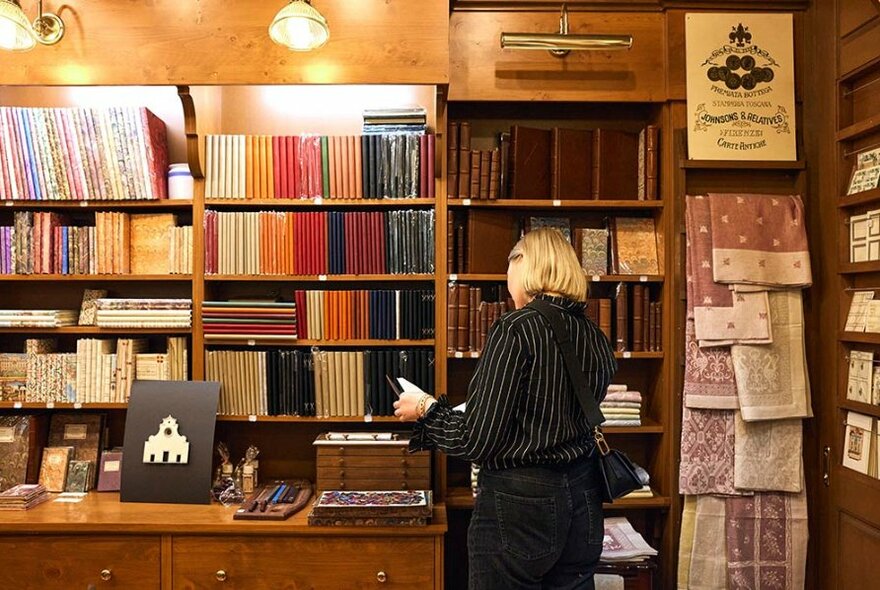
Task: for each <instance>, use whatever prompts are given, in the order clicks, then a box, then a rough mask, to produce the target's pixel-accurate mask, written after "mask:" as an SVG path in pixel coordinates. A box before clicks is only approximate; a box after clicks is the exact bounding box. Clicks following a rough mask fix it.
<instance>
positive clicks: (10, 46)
mask: <svg viewBox="0 0 880 590" xmlns="http://www.w3.org/2000/svg"><path fill="white" fill-rule="evenodd" d="M63 36H64V22H63V21H62V20H61V18H59V17H58V16H57V15H55V14H52V13H49V12H46V13H44V12H43V1H42V0H40V3H39V16H38V17H37V19H36V20H35V21H34V22H33V24H31V23H30V22H29V21H28V18H27V16H25V14H24V11H23V10H22V9H21V4H20V3H19V0H0V49H2V50H5V51H29V50H31V49H33V48H34V47H36V45H37V43H41V44H43V45H54V44H55V43H58V42H59V41H60V40H61V37H63Z"/></svg>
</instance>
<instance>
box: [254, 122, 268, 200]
mask: <svg viewBox="0 0 880 590" xmlns="http://www.w3.org/2000/svg"><path fill="white" fill-rule="evenodd" d="M254 193H255V194H256V198H258V199H265V198H266V152H265V149H264V143H263V136H262V135H258V136H256V137H254Z"/></svg>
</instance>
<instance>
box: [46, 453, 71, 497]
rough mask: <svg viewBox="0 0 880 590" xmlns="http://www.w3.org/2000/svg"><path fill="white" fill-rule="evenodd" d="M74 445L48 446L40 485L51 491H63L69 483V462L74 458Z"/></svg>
mask: <svg viewBox="0 0 880 590" xmlns="http://www.w3.org/2000/svg"><path fill="white" fill-rule="evenodd" d="M73 453H74V449H73V447H46V448H45V449H43V461H42V464H41V466H40V485H42V486H44V487H45V488H46V490H48V491H50V492H63V491H64V488H65V486H66V485H67V464H68V463H69V462H70V460H71V459H72V458H73Z"/></svg>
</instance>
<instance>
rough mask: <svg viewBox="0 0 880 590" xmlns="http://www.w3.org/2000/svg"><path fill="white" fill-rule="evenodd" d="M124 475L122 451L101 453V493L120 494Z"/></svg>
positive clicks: (99, 476) (99, 489)
mask: <svg viewBox="0 0 880 590" xmlns="http://www.w3.org/2000/svg"><path fill="white" fill-rule="evenodd" d="M121 475H122V451H121V450H117V449H113V450H111V451H104V452H103V453H101V470H100V472H99V474H98V491H99V492H118V491H119V483H120V477H121Z"/></svg>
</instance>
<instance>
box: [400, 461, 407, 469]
mask: <svg viewBox="0 0 880 590" xmlns="http://www.w3.org/2000/svg"><path fill="white" fill-rule="evenodd" d="M400 464H401V465H403V466H404V467H406V459H401V460H400Z"/></svg>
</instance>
